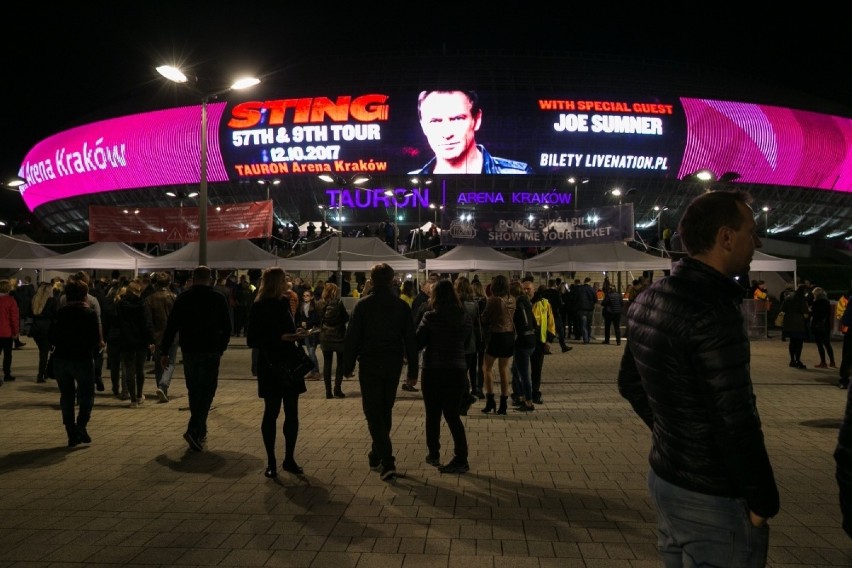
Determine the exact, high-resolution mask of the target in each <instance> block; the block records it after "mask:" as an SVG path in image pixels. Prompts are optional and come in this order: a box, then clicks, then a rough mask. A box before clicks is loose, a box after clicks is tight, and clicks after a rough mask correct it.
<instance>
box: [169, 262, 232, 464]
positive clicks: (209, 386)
mask: <svg viewBox="0 0 852 568" xmlns="http://www.w3.org/2000/svg"><path fill="white" fill-rule="evenodd" d="M176 335H177V336H178V340H179V343H180V350H181V353H182V355H183V373H184V377H185V378H186V393H187V397H188V398H189V424H188V425H187V428H186V433H185V434H184V435H183V439H184V440H186V443H187V444H189V447H190V448H192V449H193V450H196V451H199V452H200V451H202V450H203V449H204V442H205V441H206V439H207V415H208V414H209V413H210V407H211V405H212V404H213V397H214V396H216V388H217V387H218V385H219V362H220V360H221V358H222V354H223V353H224V352H225V349H227V348H228V342H229V341H230V339H231V317H230V315H229V314H228V302H227V301H226V300H225V297H224V296H222V294H220V293H219V292H217V291H216V290H214V289H213V286H212V281H211V272H210V268H208V267H207V266H198V267H197V268H195V270H193V271H192V286H191V287H190V288H189V289H187V290H186V291H185V292H183V293H181V294H180V295H179V296H178V297H177V298H176V299H175V303H174V305H173V306H172V311H171V313H170V314H169V319H168V321H167V323H166V331H165V332H164V333H163V341H162V343H161V344H160V354H161V355H160V365H161V366H163V367H164V368H165V367H168V366H169V365H170V364H171V358H170V357H169V353H170V352H171V348H172V343H174V340H175V336H176Z"/></svg>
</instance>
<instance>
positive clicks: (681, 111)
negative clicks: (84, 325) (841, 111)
mask: <svg viewBox="0 0 852 568" xmlns="http://www.w3.org/2000/svg"><path fill="white" fill-rule="evenodd" d="M207 112H208V136H207V140H208V144H207V146H208V172H207V178H208V180H209V181H211V182H216V181H226V180H232V181H238V180H254V179H268V178H270V177H288V176H300V175H311V176H315V175H317V174H319V173H332V174H337V175H341V176H348V175H352V174H355V173H361V172H364V173H369V174H372V175H381V174H389V175H405V174H415V173H429V174H436V175H451V174H453V173H464V174H482V175H492V174H512V175H561V174H565V175H569V174H570V175H580V176H594V175H618V176H625V177H659V178H668V179H672V178H678V179H679V178H683V177H684V176H685V175H687V174H690V173H693V172H695V171H697V170H699V169H703V168H709V169H711V170H713V171H715V172H716V173H718V174H721V173H724V172H728V171H734V172H737V173H738V174H740V177H739V181H741V182H745V183H757V184H767V185H787V186H801V187H811V188H818V189H826V190H836V191H852V119H848V118H842V117H837V116H829V115H824V114H819V113H814V112H807V111H801V110H794V109H786V108H780V107H773V106H767V105H757V104H745V103H736V102H725V101H714V100H704V99H692V98H680V99H673V100H666V99H660V98H657V97H650V96H637V97H634V98H627V99H625V98H616V97H605V96H604V97H602V96H589V95H588V94H581V95H576V94H566V95H565V96H562V97H547V98H541V97H538V96H536V95H535V93H532V94H525V93H518V92H511V93H501V92H475V93H472V92H462V91H458V92H432V91H425V92H423V93H421V92H415V91H408V92H396V91H382V92H363V93H347V94H331V95H323V94H318V95H316V96H310V97H305V96H295V97H289V96H284V97H281V98H277V99H269V100H244V101H240V102H235V103H213V104H209V105H208V106H207ZM200 127H201V107H200V106H196V107H184V108H176V109H167V110H162V111H155V112H149V113H144V114H137V115H131V116H125V117H119V118H114V119H111V120H105V121H101V122H97V123H92V124H89V125H86V126H82V127H79V128H75V129H72V130H68V131H65V132H61V133H59V134H56V135H54V136H52V137H50V138H47V139H45V140H43V141H42V142H40V143H39V144H37V145H36V146H35V147H34V148H33V149H32V150H31V151H30V152H29V153H28V154H27V156H26V157H25V159H24V163H23V165H22V166H21V169H20V172H19V175H20V176H21V177H23V178H24V179H25V180H26V181H27V185H26V186H24V189H23V191H22V193H23V197H24V200H25V202H26V203H27V206H28V207H29V208H30V209H31V210H33V209H35V208H36V207H38V206H39V205H41V204H42V203H46V202H49V201H52V200H56V199H63V198H67V197H72V196H75V195H83V194H89V193H95V192H101V191H112V190H124V189H133V188H141V187H152V186H159V185H172V184H187V183H198V181H199V179H200V174H199V170H200V167H199V164H200V161H201V152H200ZM471 148H473V150H471Z"/></svg>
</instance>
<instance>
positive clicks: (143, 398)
mask: <svg viewBox="0 0 852 568" xmlns="http://www.w3.org/2000/svg"><path fill="white" fill-rule="evenodd" d="M136 400H137V401H138V402H139V404H142V403H143V402H145V395H144V394H140V395H139V398H137V399H136Z"/></svg>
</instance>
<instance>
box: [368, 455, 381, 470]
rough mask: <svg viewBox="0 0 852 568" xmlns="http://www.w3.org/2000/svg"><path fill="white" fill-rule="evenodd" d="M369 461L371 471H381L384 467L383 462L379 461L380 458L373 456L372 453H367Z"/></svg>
mask: <svg viewBox="0 0 852 568" xmlns="http://www.w3.org/2000/svg"><path fill="white" fill-rule="evenodd" d="M367 461H368V462H369V463H370V471H380V470H381V469H382V462H381V461H379V458H377V457H375V456H373V454H372V453H369V454H367Z"/></svg>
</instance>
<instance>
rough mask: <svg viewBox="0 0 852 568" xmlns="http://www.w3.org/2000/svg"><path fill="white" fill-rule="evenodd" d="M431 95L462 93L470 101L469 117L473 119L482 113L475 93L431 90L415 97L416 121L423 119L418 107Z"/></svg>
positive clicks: (421, 92)
mask: <svg viewBox="0 0 852 568" xmlns="http://www.w3.org/2000/svg"><path fill="white" fill-rule="evenodd" d="M432 93H462V94H463V95H464V96H466V97H467V100H468V101H470V115H471V116H472V117H474V118H475V117H477V116H479V114H480V113H481V112H482V107H480V106H479V95H477V94H476V91H467V90H464V89H432V90H430V91H420V94H419V95H417V119H418V120H420V119H422V118H423V115H422V114H421V113H420V105H422V104H423V101H424V100H425V99H426V97H428V96H429V95H431V94H432Z"/></svg>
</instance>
